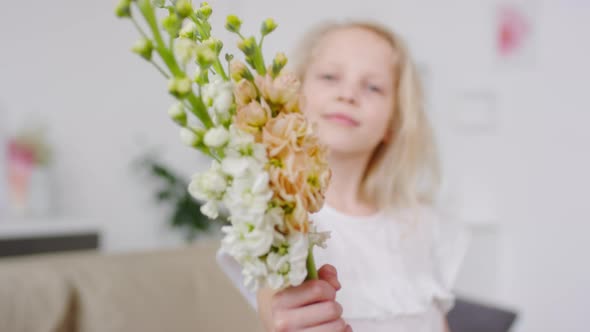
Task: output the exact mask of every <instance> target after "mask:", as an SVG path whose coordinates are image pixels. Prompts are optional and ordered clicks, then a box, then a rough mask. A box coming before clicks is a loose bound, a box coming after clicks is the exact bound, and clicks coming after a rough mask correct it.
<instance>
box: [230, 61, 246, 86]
mask: <svg viewBox="0 0 590 332" xmlns="http://www.w3.org/2000/svg"><path fill="white" fill-rule="evenodd" d="M229 72H230V74H231V77H232V79H233V80H234V81H236V82H239V81H240V80H242V79H243V78H244V77H245V76H246V75H247V72H248V67H247V66H246V64H245V63H243V62H241V61H239V60H232V62H231V63H230V64H229Z"/></svg>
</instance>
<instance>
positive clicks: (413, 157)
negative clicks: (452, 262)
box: [295, 22, 440, 209]
mask: <svg viewBox="0 0 590 332" xmlns="http://www.w3.org/2000/svg"><path fill="white" fill-rule="evenodd" d="M348 28H360V29H365V30H368V31H370V32H373V33H375V34H376V35H378V36H379V37H381V38H383V40H385V41H387V42H388V43H389V44H390V45H391V47H392V48H393V50H394V51H395V52H396V53H397V59H396V62H395V69H394V70H395V72H394V73H393V74H394V75H397V77H396V84H395V86H394V96H395V107H394V110H393V117H392V122H391V127H390V129H391V130H390V131H389V132H390V135H391V136H390V137H388V138H387V140H386V141H387V142H382V143H380V144H379V145H378V146H377V147H376V148H375V151H374V152H373V155H372V157H371V159H370V161H369V164H368V165H367V168H366V169H365V174H364V177H363V180H362V181H363V182H362V183H361V192H360V194H361V196H362V197H363V199H366V200H367V201H368V202H371V203H372V204H377V206H378V207H379V208H381V209H389V208H398V207H413V206H416V205H421V204H427V205H431V204H433V202H434V199H435V195H436V192H437V190H438V186H439V182H440V170H439V160H438V154H437V149H436V146H435V143H434V137H433V136H434V135H433V131H432V128H431V126H430V123H429V121H428V119H427V117H426V113H425V111H424V104H423V101H424V97H423V92H422V85H421V82H420V78H419V76H418V73H417V70H416V66H415V64H414V63H413V61H412V59H411V58H410V54H409V51H408V48H407V47H406V45H405V43H404V42H403V40H402V39H401V38H400V37H399V36H398V35H396V34H395V33H394V32H392V31H390V30H389V29H387V28H386V27H383V26H381V25H378V24H375V23H369V22H346V23H328V24H323V25H321V26H319V27H316V28H315V29H312V30H311V31H310V32H309V33H308V34H307V35H306V36H305V37H304V39H303V41H302V43H300V45H299V47H298V49H296V52H297V53H296V54H295V59H296V61H297V63H296V65H295V72H296V73H297V74H298V76H299V78H300V79H301V80H302V81H303V80H305V72H306V70H307V67H308V65H309V63H310V62H311V61H312V60H313V57H314V56H315V53H316V50H317V46H318V44H319V42H320V41H321V39H322V37H324V36H325V35H326V34H328V33H329V32H332V31H335V30H340V29H348Z"/></svg>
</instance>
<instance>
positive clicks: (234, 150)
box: [225, 125, 268, 164]
mask: <svg viewBox="0 0 590 332" xmlns="http://www.w3.org/2000/svg"><path fill="white" fill-rule="evenodd" d="M225 150H226V155H227V156H231V157H252V158H254V159H255V160H257V161H258V162H259V163H261V164H266V162H267V159H268V158H267V156H266V148H265V147H264V145H263V144H258V143H256V141H255V139H254V136H253V135H252V134H250V133H247V132H245V131H243V130H240V129H239V128H237V127H236V126H234V125H231V126H230V127H229V143H228V144H227V148H226V149H225Z"/></svg>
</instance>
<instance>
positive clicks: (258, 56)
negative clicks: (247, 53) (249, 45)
mask: <svg viewBox="0 0 590 332" xmlns="http://www.w3.org/2000/svg"><path fill="white" fill-rule="evenodd" d="M253 60H254V67H255V68H256V71H257V72H258V74H259V75H260V76H264V75H266V66H265V65H264V57H263V56H262V49H260V48H257V49H256V52H254V59H253Z"/></svg>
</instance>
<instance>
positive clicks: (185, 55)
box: [174, 38, 199, 65]
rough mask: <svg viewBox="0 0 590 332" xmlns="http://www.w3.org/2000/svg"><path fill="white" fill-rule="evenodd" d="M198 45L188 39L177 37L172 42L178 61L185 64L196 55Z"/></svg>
mask: <svg viewBox="0 0 590 332" xmlns="http://www.w3.org/2000/svg"><path fill="white" fill-rule="evenodd" d="M198 50H199V47H198V46H197V43H195V42H194V41H192V40H190V39H186V38H178V39H176V41H175V42H174V54H176V56H177V58H178V61H180V63H182V64H183V65H186V64H187V63H189V62H190V61H191V60H194V59H195V57H196V56H197V51H198Z"/></svg>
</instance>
